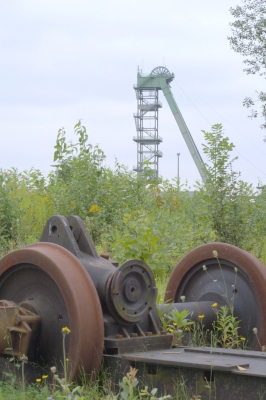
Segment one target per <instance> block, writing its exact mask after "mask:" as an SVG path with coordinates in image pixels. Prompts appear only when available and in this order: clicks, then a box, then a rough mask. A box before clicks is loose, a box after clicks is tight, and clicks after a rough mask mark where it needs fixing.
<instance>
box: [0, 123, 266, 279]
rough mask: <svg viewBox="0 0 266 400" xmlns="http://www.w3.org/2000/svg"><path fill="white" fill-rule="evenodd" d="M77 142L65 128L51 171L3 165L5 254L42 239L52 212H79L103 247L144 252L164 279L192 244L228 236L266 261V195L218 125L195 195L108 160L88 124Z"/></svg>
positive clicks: (0, 216)
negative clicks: (243, 170)
mask: <svg viewBox="0 0 266 400" xmlns="http://www.w3.org/2000/svg"><path fill="white" fill-rule="evenodd" d="M74 130H75V133H76V136H77V143H74V144H73V143H69V142H67V139H66V132H65V131H64V129H63V128H62V129H60V130H59V132H58V135H57V139H56V144H55V153H54V161H55V164H54V165H53V167H52V171H51V172H50V173H49V175H48V177H45V176H44V175H43V174H42V173H41V172H40V171H39V170H34V169H31V170H30V171H23V172H19V171H17V170H15V169H11V170H5V171H3V170H2V171H0V252H1V254H2V255H3V254H5V253H6V252H7V251H8V250H12V249H13V248H17V247H22V246H24V245H27V244H29V243H32V242H36V241H38V240H39V238H40V235H41V233H42V229H43V227H44V225H45V222H46V220H47V219H48V218H49V217H50V216H51V215H53V214H62V215H79V216H80V217H81V218H82V219H83V220H84V221H85V224H86V227H87V229H88V231H89V233H90V234H91V236H92V239H93V241H94V242H95V244H96V246H97V247H98V249H99V250H100V251H107V252H109V253H110V254H111V256H112V257H113V258H114V259H117V260H118V261H119V262H123V261H125V260H126V259H129V258H138V259H141V260H143V261H144V262H146V263H147V264H148V265H149V266H150V267H151V268H152V269H153V270H154V272H155V275H156V276H157V278H159V277H161V278H162V279H163V278H164V277H165V276H167V275H168V274H169V272H170V271H171V270H172V268H173V267H174V266H175V265H176V263H177V262H178V261H179V260H180V258H181V257H183V256H184V255H185V254H186V253H187V252H189V251H190V250H191V249H193V248H195V247H197V246H198V245H200V244H203V243H207V242H213V241H222V242H228V243H231V244H234V245H236V246H239V247H241V248H243V249H245V250H248V251H250V252H252V253H253V254H254V255H255V256H257V257H258V258H260V259H261V260H262V262H264V263H266V245H265V243H266V241H265V238H266V207H265V205H266V193H265V191H264V192H262V193H257V192H255V191H254V189H253V188H252V186H251V185H249V184H247V183H245V182H243V181H241V179H240V176H239V174H238V173H237V172H235V171H234V170H233V161H234V160H231V159H230V153H231V151H232V149H233V147H234V145H233V144H232V143H230V142H229V139H228V138H226V137H225V136H224V133H223V130H222V126H221V125H219V124H217V125H214V126H213V127H212V131H211V132H203V133H204V136H205V144H204V148H203V150H204V152H205V154H206V156H207V159H208V164H207V165H206V172H207V175H208V179H207V182H206V184H205V185H204V186H203V185H202V184H200V183H198V185H197V186H196V188H195V191H194V194H193V195H191V192H190V190H189V188H188V187H187V186H182V187H181V188H179V187H178V184H177V182H176V181H175V180H174V181H173V182H169V181H168V180H162V179H158V180H155V179H154V177H153V175H151V174H150V173H149V171H148V170H147V173H146V174H145V176H140V175H138V176H137V175H136V174H134V173H133V172H131V171H128V170H127V169H126V168H125V167H124V166H123V165H120V164H119V163H118V162H116V163H115V166H114V169H110V168H109V167H106V166H105V165H104V159H105V156H104V154H103V152H102V150H101V149H100V148H99V147H97V146H96V147H92V146H91V145H90V144H89V141H88V135H87V132H86V128H85V127H84V126H82V124H81V122H80V121H79V122H78V123H77V124H76V125H75V128H74Z"/></svg>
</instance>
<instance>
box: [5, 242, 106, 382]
mask: <svg viewBox="0 0 266 400" xmlns="http://www.w3.org/2000/svg"><path fill="white" fill-rule="evenodd" d="M0 293H1V298H4V299H6V300H12V301H14V302H16V303H18V304H19V303H23V306H24V307H28V308H30V309H34V310H36V311H37V312H38V314H39V315H40V317H41V326H40V328H39V329H38V332H37V334H36V342H35V346H34V348H31V349H30V351H29V354H28V356H29V360H30V361H32V362H36V363H41V364H43V365H47V366H49V367H51V366H53V365H55V363H56V365H57V368H58V371H59V372H62V369H63V368H62V360H63V352H62V328H63V327H65V326H67V327H68V328H69V329H70V330H71V333H70V335H67V337H66V352H67V357H68V358H69V360H70V361H69V365H70V367H69V378H70V379H79V375H80V372H81V369H82V370H83V371H84V372H85V373H93V374H96V373H97V371H98V369H99V366H100V363H101V359H102V351H103V337H104V334H103V318H102V310H101V305H100V301H99V298H98V294H97V292H96V289H95V287H94V284H93V282H92V280H91V278H90V276H89V275H88V273H87V272H86V270H85V268H84V267H83V265H82V264H81V263H80V261H79V260H78V259H77V258H76V257H75V256H74V255H73V254H72V253H70V252H69V251H68V250H66V249H64V248H63V247H61V246H58V245H55V244H51V243H36V244H33V245H31V246H28V247H26V248H23V249H20V250H16V251H13V252H11V253H9V254H8V255H6V256H5V257H4V258H2V259H1V260H0ZM32 347H33V346H32Z"/></svg>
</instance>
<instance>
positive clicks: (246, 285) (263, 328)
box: [165, 243, 266, 350]
mask: <svg viewBox="0 0 266 400" xmlns="http://www.w3.org/2000/svg"><path fill="white" fill-rule="evenodd" d="M213 252H217V254H218V260H219V261H217V259H216V257H215V256H214V254H216V253H213ZM265 287H266V268H265V266H264V265H263V264H262V263H261V262H260V261H259V260H258V259H257V258H256V257H254V256H252V255H251V254H249V253H248V252H246V251H244V250H241V249H239V248H237V247H235V246H232V245H229V244H226V243H209V244H206V245H203V246H200V247H198V248H196V249H194V250H192V251H191V252H190V253H188V254H187V255H186V256H185V257H184V258H183V259H182V260H181V261H180V262H179V263H178V264H177V266H176V267H175V269H174V271H173V272H172V274H171V276H170V279H169V282H168V285H167V288H166V294H165V301H166V302H167V301H170V300H173V301H174V302H180V301H181V300H180V298H181V296H184V297H185V301H188V302H200V301H207V300H208V301H213V302H217V303H218V304H219V305H225V304H227V305H229V306H232V307H233V308H234V316H236V317H237V318H238V319H239V320H240V321H241V328H240V330H239V334H240V335H242V336H243V337H245V338H246V339H248V341H249V343H250V346H251V348H252V349H256V350H260V345H265V344H266V314H265V305H266V290H265ZM253 328H257V331H258V339H259V342H260V344H259V342H258V340H257V337H256V336H255V335H254V333H253Z"/></svg>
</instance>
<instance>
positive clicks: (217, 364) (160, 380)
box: [104, 348, 266, 400]
mask: <svg viewBox="0 0 266 400" xmlns="http://www.w3.org/2000/svg"><path fill="white" fill-rule="evenodd" d="M104 362H105V365H106V366H107V367H108V366H109V371H110V373H111V376H112V379H113V381H114V382H115V383H118V382H119V380H121V379H122V376H123V375H124V374H125V372H127V371H128V369H129V367H130V366H131V367H134V368H136V369H137V370H138V373H137V376H138V378H139V379H141V382H142V383H143V384H145V385H148V386H149V388H152V387H156V388H158V389H159V391H158V395H160V396H163V395H166V394H170V395H172V396H177V393H180V395H181V392H182V395H183V396H184V393H185V392H186V393H187V395H188V396H190V397H188V398H195V397H193V395H194V396H196V395H200V396H201V399H202V400H207V399H208V400H209V399H215V400H224V399H230V400H239V399H245V400H254V399H260V400H266V369H265V365H266V353H263V352H255V351H240V350H225V349H211V348H175V349H171V350H161V351H149V352H143V353H137V352H136V353H130V354H129V353H127V354H122V355H120V356H110V355H109V356H108V355H105V356H104ZM177 397H178V396H177Z"/></svg>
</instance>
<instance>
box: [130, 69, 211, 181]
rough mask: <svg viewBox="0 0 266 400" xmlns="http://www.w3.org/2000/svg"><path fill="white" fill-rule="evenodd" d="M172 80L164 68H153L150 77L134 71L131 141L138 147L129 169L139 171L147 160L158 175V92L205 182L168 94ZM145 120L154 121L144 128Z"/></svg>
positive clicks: (197, 156) (196, 154)
mask: <svg viewBox="0 0 266 400" xmlns="http://www.w3.org/2000/svg"><path fill="white" fill-rule="evenodd" d="M174 77H175V75H174V74H172V73H171V72H170V71H169V70H168V69H167V68H166V67H156V68H154V69H153V70H152V71H151V73H150V74H143V73H142V72H140V71H138V74H137V85H134V89H135V91H136V96H137V101H138V112H137V114H134V118H135V122H136V129H137V137H134V138H133V140H134V141H135V142H137V144H138V147H137V162H138V163H137V166H136V167H134V168H133V170H134V171H136V172H142V171H143V163H144V161H145V160H149V162H150V163H151V164H152V165H153V166H154V173H155V174H156V175H158V171H159V168H158V158H159V157H162V152H160V151H159V150H158V145H159V144H160V143H161V142H162V138H161V137H160V136H159V135H158V109H159V108H161V107H162V104H161V103H160V102H159V100H158V91H159V90H162V91H163V94H164V96H165V98H166V100H167V102H168V105H169V107H170V109H171V111H172V113H173V115H174V118H175V120H176V123H177V125H178V127H179V129H180V132H181V133H182V136H183V138H184V140H185V142H186V144H187V147H188V149H189V151H190V154H191V156H192V158H193V160H194V162H195V164H196V167H197V168H198V171H199V173H200V176H201V178H202V180H203V182H205V181H206V174H205V167H204V162H203V160H202V158H201V155H200V153H199V151H198V149H197V146H196V144H195V142H194V140H193V138H192V136H191V133H190V132H189V129H188V127H187V125H186V123H185V120H184V118H183V116H182V114H181V112H180V110H179V108H178V106H177V104H176V101H175V99H174V96H173V94H172V92H171V87H170V82H172V80H173V79H174ZM148 121H154V124H153V126H151V125H150V128H148V127H147V125H146V123H147V122H148Z"/></svg>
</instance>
